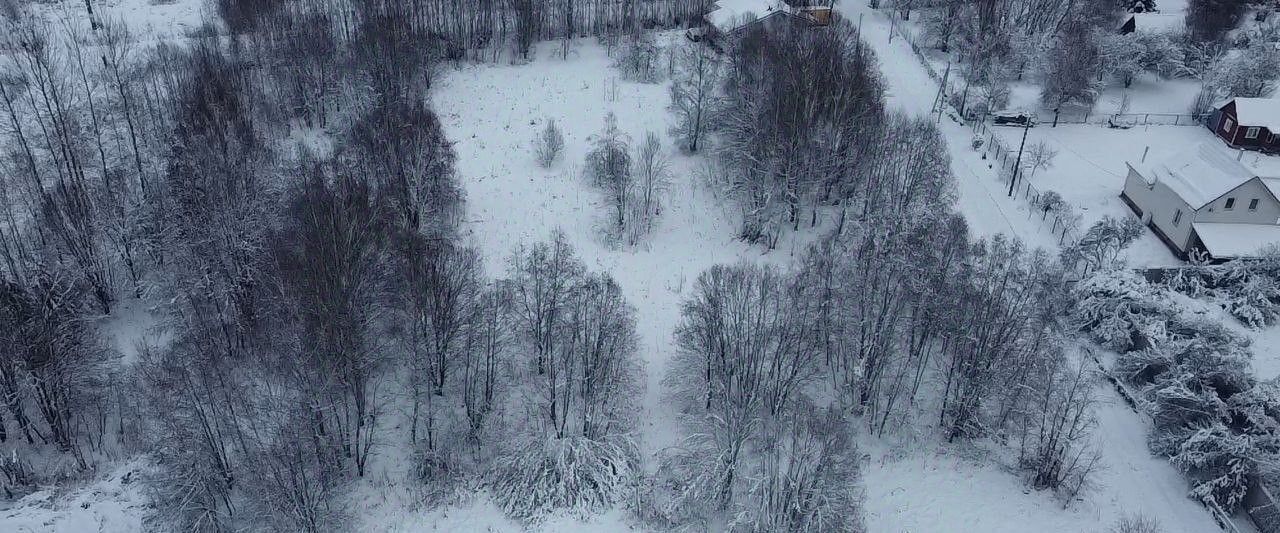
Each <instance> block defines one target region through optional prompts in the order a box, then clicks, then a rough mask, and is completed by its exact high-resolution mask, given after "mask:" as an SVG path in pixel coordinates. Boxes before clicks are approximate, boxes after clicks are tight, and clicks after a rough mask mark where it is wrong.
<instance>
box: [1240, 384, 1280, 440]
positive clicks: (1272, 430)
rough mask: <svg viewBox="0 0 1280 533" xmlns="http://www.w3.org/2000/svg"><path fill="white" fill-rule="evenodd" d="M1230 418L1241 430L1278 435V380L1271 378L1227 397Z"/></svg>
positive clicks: (1279, 421) (1279, 389)
mask: <svg viewBox="0 0 1280 533" xmlns="http://www.w3.org/2000/svg"><path fill="white" fill-rule="evenodd" d="M1227 408H1228V409H1230V410H1231V417H1232V420H1233V421H1235V425H1237V426H1239V427H1240V428H1241V430H1242V431H1245V432H1247V433H1256V434H1276V435H1280V381H1278V380H1277V379H1271V380H1268V381H1263V382H1259V383H1257V384H1255V385H1254V386H1253V388H1251V389H1249V390H1246V391H1244V392H1241V393H1239V394H1236V395H1234V396H1232V397H1231V398H1228V399H1227Z"/></svg>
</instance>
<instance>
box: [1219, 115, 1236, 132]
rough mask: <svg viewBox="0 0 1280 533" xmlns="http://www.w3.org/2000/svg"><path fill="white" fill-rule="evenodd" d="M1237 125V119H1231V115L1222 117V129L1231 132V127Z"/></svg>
mask: <svg viewBox="0 0 1280 533" xmlns="http://www.w3.org/2000/svg"><path fill="white" fill-rule="evenodd" d="M1235 125H1236V123H1235V121H1233V120H1231V117H1224V118H1223V119H1222V131H1225V132H1227V133H1231V128H1233V127H1235Z"/></svg>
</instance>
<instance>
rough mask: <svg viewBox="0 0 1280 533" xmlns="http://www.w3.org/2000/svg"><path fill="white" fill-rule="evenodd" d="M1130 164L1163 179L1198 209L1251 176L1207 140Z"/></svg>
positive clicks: (1228, 153)
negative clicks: (1168, 153) (1189, 148)
mask: <svg viewBox="0 0 1280 533" xmlns="http://www.w3.org/2000/svg"><path fill="white" fill-rule="evenodd" d="M1134 168H1135V170H1137V171H1138V173H1139V174H1141V175H1142V176H1143V177H1145V178H1146V179H1147V180H1148V181H1152V180H1154V181H1158V182H1161V183H1164V184H1165V185H1166V186H1168V187H1169V188H1170V189H1172V190H1173V192H1175V193H1177V194H1178V196H1181V197H1182V200H1183V201H1185V202H1187V203H1188V204H1190V205H1191V207H1192V209H1200V208H1201V207H1204V206H1205V204H1208V203H1209V202H1212V201H1213V200H1214V199H1216V198H1218V197H1219V196H1222V195H1223V194H1226V193H1227V192H1230V191H1231V190H1232V189H1235V188H1236V187H1239V186H1240V185H1243V184H1244V182H1246V181H1249V180H1251V179H1253V178H1254V173H1253V171H1251V170H1249V169H1248V168H1246V167H1245V166H1244V165H1242V164H1240V162H1239V161H1236V158H1235V155H1234V154H1233V153H1232V152H1231V151H1229V150H1228V149H1227V148H1225V147H1223V146H1220V145H1218V143H1207V142H1206V143H1201V144H1200V145H1199V146H1196V147H1195V148H1193V149H1191V150H1181V151H1178V152H1176V153H1175V154H1173V155H1172V156H1170V157H1168V158H1165V159H1160V160H1156V161H1153V162H1151V163H1148V164H1146V165H1138V166H1136V167H1134Z"/></svg>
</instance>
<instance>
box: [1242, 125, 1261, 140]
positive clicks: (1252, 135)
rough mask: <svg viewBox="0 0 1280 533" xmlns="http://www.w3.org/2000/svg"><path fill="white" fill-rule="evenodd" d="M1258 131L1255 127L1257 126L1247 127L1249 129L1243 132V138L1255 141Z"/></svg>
mask: <svg viewBox="0 0 1280 533" xmlns="http://www.w3.org/2000/svg"><path fill="white" fill-rule="evenodd" d="M1260 129H1261V128H1259V127H1257V126H1250V127H1249V129H1247V130H1244V138H1246V139H1257V138H1258V131H1259V130H1260Z"/></svg>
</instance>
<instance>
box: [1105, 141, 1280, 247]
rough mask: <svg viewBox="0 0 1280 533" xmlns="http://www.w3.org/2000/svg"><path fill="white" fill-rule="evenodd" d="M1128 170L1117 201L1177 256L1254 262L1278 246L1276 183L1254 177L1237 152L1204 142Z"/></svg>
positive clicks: (1279, 190)
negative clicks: (1192, 254)
mask: <svg viewBox="0 0 1280 533" xmlns="http://www.w3.org/2000/svg"><path fill="white" fill-rule="evenodd" d="M1127 166H1128V167H1129V175H1128V176H1127V177H1126V178H1125V183H1124V191H1123V192H1121V193H1120V198H1121V199H1122V200H1124V202H1125V203H1126V204H1128V205H1129V208H1130V209H1132V210H1133V212H1134V213H1136V214H1137V215H1138V216H1139V217H1141V219H1142V221H1143V222H1144V223H1146V224H1147V226H1149V227H1150V228H1151V230H1152V231H1153V232H1155V234H1156V235H1157V236H1159V237H1160V239H1161V240H1163V241H1164V243H1165V244H1166V245H1168V246H1169V248H1170V249H1171V250H1173V252H1174V253H1175V254H1176V255H1177V256H1178V257H1181V258H1184V259H1185V258H1186V257H1187V256H1188V253H1190V252H1191V251H1193V250H1194V251H1201V252H1204V253H1207V254H1208V256H1209V258H1211V259H1215V260H1226V259H1236V258H1242V257H1253V256H1256V255H1257V254H1258V253H1259V252H1261V251H1262V250H1263V249H1264V248H1266V247H1267V246H1270V245H1273V244H1280V178H1271V177H1260V176H1257V175H1256V174H1255V173H1254V172H1253V171H1251V170H1249V169H1248V168H1247V167H1245V166H1244V165H1243V164H1241V163H1240V162H1239V161H1238V160H1237V153H1236V152H1234V151H1232V150H1230V149H1228V148H1225V147H1223V146H1218V145H1215V144H1213V143H1204V144H1201V145H1199V146H1197V147H1195V148H1194V149H1191V150H1184V151H1180V152H1178V153H1177V154H1174V155H1172V156H1170V157H1168V158H1165V159H1160V160H1155V161H1152V162H1150V163H1139V164H1137V165H1134V164H1127Z"/></svg>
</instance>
